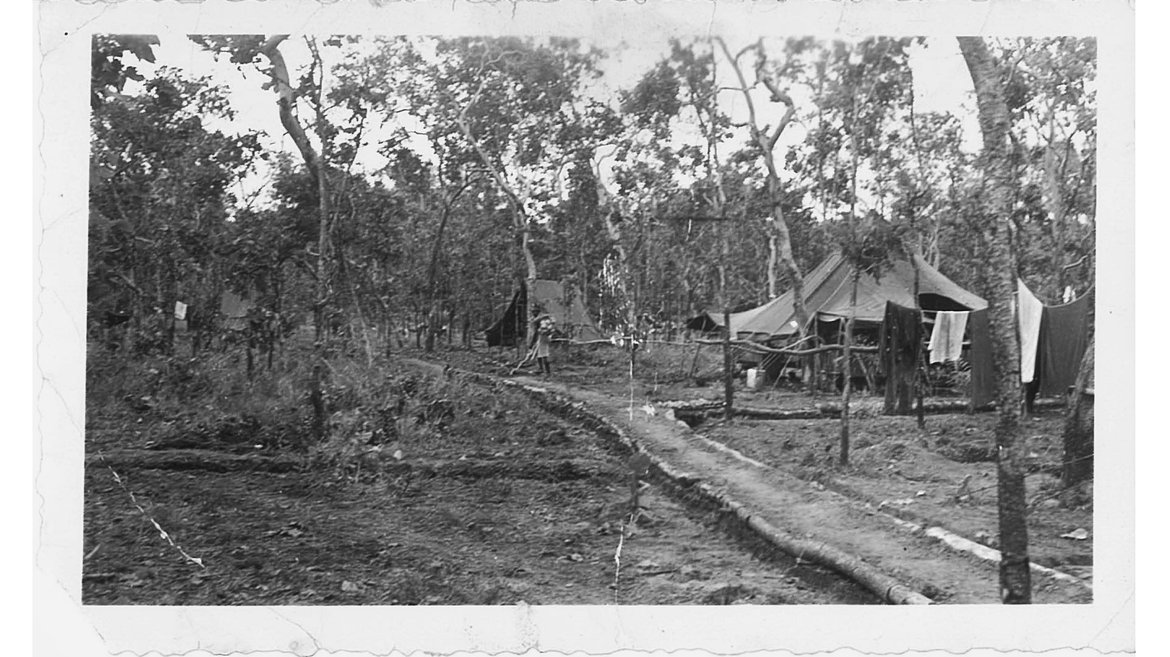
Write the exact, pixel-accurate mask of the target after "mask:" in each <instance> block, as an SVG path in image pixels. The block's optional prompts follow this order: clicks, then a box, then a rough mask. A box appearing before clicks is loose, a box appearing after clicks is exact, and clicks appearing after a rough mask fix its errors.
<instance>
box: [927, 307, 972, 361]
mask: <svg viewBox="0 0 1170 657" xmlns="http://www.w3.org/2000/svg"><path fill="white" fill-rule="evenodd" d="M969 315H970V312H969V311H966V310H962V311H952V310H940V311H939V312H938V313H937V314H936V315H935V316H934V331H932V332H931V334H930V362H931V363H946V362H950V361H955V360H959V358H960V357H961V356H962V355H963V333H964V332H965V331H966V330H967V317H968V316H969Z"/></svg>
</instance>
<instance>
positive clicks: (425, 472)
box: [83, 386, 876, 605]
mask: <svg viewBox="0 0 1170 657" xmlns="http://www.w3.org/2000/svg"><path fill="white" fill-rule="evenodd" d="M465 392H466V394H467V395H469V396H470V398H471V402H472V403H468V404H467V405H466V407H465V408H464V409H457V410H455V412H454V416H455V417H453V418H448V420H447V422H448V425H449V426H448V427H446V428H450V427H456V428H458V427H459V426H461V425H460V424H459V423H465V424H467V423H470V424H468V427H469V428H470V429H473V431H468V432H460V431H454V430H451V431H445V430H444V427H438V426H433V425H430V424H427V425H420V427H421V429H422V430H419V431H416V432H414V433H412V434H411V435H410V436H404V437H402V438H401V440H400V441H399V442H398V443H396V445H397V446H400V448H401V449H402V451H403V452H404V456H403V458H402V459H401V461H398V460H392V462H391V463H388V464H387V465H386V467H385V468H384V469H381V470H379V471H378V472H376V473H375V472H370V471H368V470H367V472H366V473H365V474H358V473H348V474H346V476H345V477H344V478H340V479H339V478H338V477H336V476H334V474H335V473H332V472H322V471H320V470H313V471H299V467H298V465H299V464H298V462H297V460H296V459H293V460H291V461H290V460H289V459H285V458H281V457H278V456H268V455H267V454H268V450H267V449H259V450H258V449H255V446H254V445H252V442H254V441H255V440H256V437H255V435H243V436H235V435H232V436H231V440H226V441H225V440H224V436H222V435H221V436H220V439H219V440H209V439H207V438H205V437H203V436H187V437H185V438H184V437H182V436H180V437H179V438H183V439H182V440H176V438H175V436H174V432H173V431H168V430H167V428H166V426H165V425H164V423H165V422H166V421H167V418H164V417H158V416H154V415H153V414H152V413H151V411H149V410H146V411H144V412H143V411H141V410H140V411H139V412H131V411H130V410H129V409H126V408H106V409H90V415H89V417H90V419H89V423H90V424H89V427H88V431H87V446H86V447H87V455H88V458H87V468H86V481H85V553H86V555H87V556H86V558H85V563H84V580H83V592H84V601H85V603H87V604H182V605H218V604H245V605H270V604H282V605H286V604H300V605H306V604H334V605H336V604H435V605H452V604H456V605H457V604H514V603H517V602H520V601H524V602H527V603H529V604H613V603H619V604H733V603H752V604H819V603H873V602H875V601H876V600H875V598H873V597H872V596H871V595H869V594H868V593H866V592H865V591H864V590H862V589H860V588H859V587H857V586H856V585H855V584H853V583H852V582H849V581H847V580H845V579H843V578H841V577H839V576H837V575H835V574H832V573H829V572H827V571H825V570H823V569H820V568H818V567H815V566H811V565H809V564H807V563H803V564H800V565H798V564H796V563H795V561H794V560H791V559H789V560H776V559H769V560H766V561H761V560H759V559H756V558H753V557H752V556H751V554H750V553H749V552H748V551H747V550H745V549H744V548H743V547H742V546H740V545H737V544H736V543H735V542H734V541H733V540H732V539H730V538H728V537H726V536H725V535H724V534H722V533H721V532H720V531H718V530H717V529H716V528H714V527H712V526H711V525H710V522H709V520H710V519H709V518H707V517H706V516H705V515H704V514H702V513H699V512H695V511H691V510H688V509H687V508H684V507H682V506H680V505H679V504H678V503H676V502H674V501H672V500H670V499H668V498H666V497H665V496H663V495H662V494H660V492H659V491H658V490H656V488H655V487H650V488H649V489H647V490H646V491H644V492H643V493H642V495H641V505H642V507H643V508H644V509H645V514H644V517H643V518H641V519H640V520H639V521H638V524H637V525H636V526H635V527H634V528H632V530H631V529H629V528H627V531H626V536H625V538H624V539H622V538H621V537H622V530H623V520H624V518H625V515H626V510H627V504H628V499H629V493H628V490H627V481H628V476H629V475H628V474H627V472H628V470H627V468H626V464H625V462H626V458H625V455H624V454H621V453H620V452H617V451H614V449H613V446H612V445H610V444H608V443H607V442H606V441H604V440H603V439H602V438H599V437H598V436H597V435H595V434H593V433H591V432H589V431H585V430H582V429H580V428H579V427H576V426H574V425H571V424H569V423H567V422H565V421H563V420H560V419H558V418H556V417H553V416H552V415H550V414H548V413H546V412H543V411H541V410H539V409H537V408H535V406H534V405H533V404H532V403H531V402H530V401H529V400H527V399H526V398H525V397H524V396H523V395H522V394H521V393H518V392H509V391H488V390H486V389H479V388H476V387H472V386H468V388H467V389H466V390H465ZM465 401H466V400H465ZM103 411H105V413H103ZM465 413H466V416H464V415H465ZM472 413H475V414H477V415H486V416H484V417H472V416H471V414H472ZM136 416H138V417H142V420H141V421H138V419H137V417H136ZM160 436H167V437H168V438H167V440H165V441H162V444H161V445H160V438H159V437H160ZM237 438H238V440H237ZM192 440H196V441H200V440H201V441H203V442H205V443H206V445H207V449H191V442H192ZM179 445H181V446H182V447H177V446H179ZM172 446H174V447H172ZM160 447H161V448H160ZM233 453H234V454H233ZM99 455H100V456H99ZM217 469H218V470H229V471H214V470H217ZM115 472H116V473H117V475H118V477H120V478H121V483H119V482H118V480H117V479H116V478H115V476H114V473H115ZM355 476H356V477H358V478H359V479H360V480H359V481H356V482H355V481H354V477H355ZM130 493H133V495H134V497H133V499H132V498H131V496H130ZM136 503H137V505H139V506H141V507H142V509H141V510H140V509H139V508H138V507H137V506H136V505H135V504H136ZM151 520H153V521H154V522H157V523H158V525H159V526H160V527H161V528H163V529H164V530H165V531H166V532H167V533H168V535H169V537H170V538H171V540H173V541H174V543H175V544H176V545H177V546H178V548H182V549H183V550H185V551H186V552H187V553H188V554H189V555H191V556H192V557H195V558H197V559H200V560H201V561H202V563H203V565H204V566H205V567H200V566H198V565H196V564H194V563H192V562H190V561H188V560H187V559H186V558H184V557H183V555H182V554H181V553H180V552H179V549H178V548H177V547H173V546H172V545H171V544H170V543H168V541H167V540H166V539H164V538H163V537H161V536H160V534H159V531H158V530H156V529H155V527H154V526H153V525H152V524H151ZM619 542H620V543H621V553H620V572H617V570H618V565H619V561H615V553H616V552H617V548H618V545H619Z"/></svg>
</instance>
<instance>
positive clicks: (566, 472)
mask: <svg viewBox="0 0 1170 657" xmlns="http://www.w3.org/2000/svg"><path fill="white" fill-rule="evenodd" d="M362 463H363V464H362V470H363V471H364V472H367V473H370V474H373V473H375V472H379V473H383V474H390V475H404V474H407V473H411V474H416V475H420V476H423V477H454V478H463V479H489V478H492V477H502V476H506V477H512V478H515V479H536V480H541V481H551V482H557V481H572V480H578V479H589V478H592V477H597V476H600V475H603V474H610V473H609V472H607V471H606V470H605V469H604V468H603V467H601V465H600V464H599V463H598V462H596V461H588V460H584V459H555V460H543V461H516V460H515V459H510V458H507V457H493V458H461V459H418V458H407V459H403V460H391V458H390V457H388V456H387V457H384V458H382V459H380V460H378V461H377V462H375V463H374V464H371V463H370V461H369V459H363V461H362ZM85 464H86V466H87V467H101V466H109V467H113V468H124V469H130V468H134V469H140V470H204V471H207V472H243V471H261V472H292V471H300V470H310V469H313V467H314V465H313V464H310V463H309V462H308V461H307V460H306V459H305V458H304V457H294V456H287V455H275V456H274V455H262V454H229V453H225V452H216V451H212V450H194V449H176V450H165V451H159V450H129V449H128V450H117V451H112V452H104V453H102V454H96V455H91V456H88V457H86V460H85ZM354 465H356V461H355V462H354ZM316 467H317V468H318V469H322V468H329V467H335V466H334V465H333V464H330V463H328V462H325V461H320V462H318V463H317V464H316Z"/></svg>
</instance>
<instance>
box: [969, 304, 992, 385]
mask: <svg viewBox="0 0 1170 657" xmlns="http://www.w3.org/2000/svg"><path fill="white" fill-rule="evenodd" d="M967 332H968V333H969V334H970V336H971V350H970V351H969V352H968V355H967V359H968V360H969V361H970V362H971V405H972V406H973V407H975V408H979V407H982V406H986V405H988V404H990V403H991V402H992V401H994V400H995V366H994V365H993V364H992V358H991V324H990V321H989V320H988V316H987V309H986V308H984V309H982V310H975V311H972V312H971V317H970V318H969V319H968V320H967Z"/></svg>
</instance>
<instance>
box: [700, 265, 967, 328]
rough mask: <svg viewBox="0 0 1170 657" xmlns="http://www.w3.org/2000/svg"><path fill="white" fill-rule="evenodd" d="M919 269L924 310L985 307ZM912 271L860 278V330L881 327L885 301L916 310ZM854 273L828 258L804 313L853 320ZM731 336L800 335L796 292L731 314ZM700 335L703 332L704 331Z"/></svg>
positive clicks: (812, 276) (717, 320)
mask: <svg viewBox="0 0 1170 657" xmlns="http://www.w3.org/2000/svg"><path fill="white" fill-rule="evenodd" d="M914 262H915V263H916V264H917V268H918V276H919V279H918V299H919V302H920V304H921V308H922V309H923V310H927V311H931V310H933V311H938V310H980V309H982V308H986V307H987V302H986V301H984V300H983V299H982V298H980V297H979V296H977V295H975V294H972V293H970V292H968V291H967V290H964V289H963V288H961V287H959V286H958V285H957V284H956V283H955V282H954V281H952V280H951V279H949V278H947V277H946V276H944V275H943V274H942V273H941V272H940V271H938V270H937V269H935V268H934V267H931V266H930V265H929V264H928V263H927V262H926V261H925V260H923V259H922V258H921V257H917V256H915V259H914ZM914 269H915V265H914V264H911V262H910V261H909V260H899V261H897V262H895V263H894V264H893V266H892V267H890V268H888V269H886V270H885V271H883V272H882V274H881V277H880V278H874V277H873V276H871V275H868V274H864V275H862V276H861V278H860V280H859V281H858V285H857V309H856V315H855V316H856V318H857V322H858V325H859V326H865V325H867V324H868V325H870V326H879V325H880V324H881V323H882V318H883V316H884V315H885V308H886V302H887V301H893V302H894V303H896V304H899V305H901V306H906V307H914V305H915V304H914ZM852 282H853V267H852V266H850V264H849V263H848V262H847V261H846V260H845V258H844V257H842V256H841V254H840V253H834V254H833V255H830V256H829V257H828V258H825V260H824V261H822V262H821V264H820V265H818V266H817V267H816V268H815V269H813V270H812V271H811V272H809V274H808V275H807V276H805V279H804V293H805V307H806V308H807V310H808V313H809V317H810V318H811V319H812V320H814V321H821V322H832V321H837V320H840V319H841V318H844V317H848V316H849V306H850V293H851V291H852ZM730 320H731V334H732V335H734V336H736V337H738V338H741V339H750V340H768V339H772V338H784V337H789V336H792V335H795V334H797V333H798V328H799V327H798V326H797V322H796V309H795V306H794V304H793V297H792V292H791V291H788V292H785V293H784V294H782V295H780V296H778V297H776V298H775V299H773V300H771V301H769V302H768V303H766V304H764V305H762V306H758V307H756V308H752V309H751V310H745V311H743V312H740V313H732V314H731V315H730ZM687 325H688V326H689V327H692V328H700V327H701V326H704V325H705V326H714V327H722V326H723V315H722V314H720V313H711V312H709V313H705V314H704V315H700V316H699V317H695V318H692V319H691V320H690V321H688V322H687ZM700 330H701V329H700Z"/></svg>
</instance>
